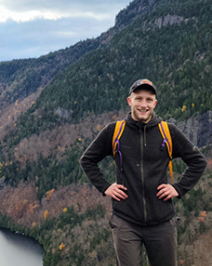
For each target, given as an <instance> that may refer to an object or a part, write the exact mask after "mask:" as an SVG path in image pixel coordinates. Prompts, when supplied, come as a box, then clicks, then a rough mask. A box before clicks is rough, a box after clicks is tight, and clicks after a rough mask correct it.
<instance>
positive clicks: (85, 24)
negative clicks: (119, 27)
mask: <svg viewBox="0 0 212 266" xmlns="http://www.w3.org/2000/svg"><path fill="white" fill-rule="evenodd" d="M67 2H71V3H67ZM128 4H129V0H128V1H127V0H105V1H104V2H102V1H99V0H98V1H97V0H92V3H90V1H87V0H78V1H77V0H73V1H67V0H60V1H58V0H51V1H50V0H42V1H41V0H37V1H34V0H33V1H32V0H30V1H29V0H19V1H14V0H0V13H1V17H0V36H1V45H0V62H1V61H7V60H12V59H21V58H35V57H39V56H41V55H44V54H48V53H49V52H54V51H57V50H60V49H64V48H66V47H70V46H71V45H74V44H75V43H77V42H79V41H82V40H85V39H90V38H95V37H97V36H99V35H100V34H101V33H103V32H105V31H106V30H108V29H109V28H110V27H112V26H113V25H114V21H115V16H116V15H117V14H118V12H119V11H120V10H121V9H123V8H125V7H126V6H127V5H128Z"/></svg>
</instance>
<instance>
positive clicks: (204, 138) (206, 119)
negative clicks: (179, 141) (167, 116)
mask: <svg viewBox="0 0 212 266" xmlns="http://www.w3.org/2000/svg"><path fill="white" fill-rule="evenodd" d="M170 122H173V123H174V124H176V125H177V126H178V127H179V128H180V130H182V132H183V133H184V134H185V135H186V136H187V137H188V138H189V139H190V140H191V141H192V143H193V144H194V145H196V146H198V147H203V146H207V145H209V144H211V143H212V111H211V110H209V111H207V112H206V113H204V114H202V115H200V114H197V115H196V116H192V117H190V118H189V119H188V120H187V121H183V122H177V121H176V120H174V119H171V120H170Z"/></svg>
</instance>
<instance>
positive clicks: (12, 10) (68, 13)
mask: <svg viewBox="0 0 212 266" xmlns="http://www.w3.org/2000/svg"><path fill="white" fill-rule="evenodd" d="M128 2H129V1H120V0H116V1H114V0H105V1H104V2H102V1H99V0H98V1H97V0H93V1H92V2H90V1H87V0H79V1H77V0H73V1H67V0H52V1H51V0H45V1H41V0H38V1H34V0H33V1H32V0H30V1H29V0H19V1H14V0H9V1H8V0H1V1H0V13H1V14H2V15H1V17H0V22H5V21H6V20H7V19H12V20H14V21H16V22H26V21H30V20H34V19H38V18H44V19H50V20H58V19H61V18H68V17H70V18H73V17H81V18H82V17H92V18H95V19H97V20H102V19H105V18H106V17H110V16H114V15H116V13H115V12H117V10H119V9H120V8H121V7H123V5H124V3H125V4H126V3H128Z"/></svg>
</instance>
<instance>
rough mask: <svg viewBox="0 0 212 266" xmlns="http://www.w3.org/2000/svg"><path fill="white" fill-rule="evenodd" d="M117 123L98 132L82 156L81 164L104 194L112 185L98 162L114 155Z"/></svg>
mask: <svg viewBox="0 0 212 266" xmlns="http://www.w3.org/2000/svg"><path fill="white" fill-rule="evenodd" d="M114 128H115V124H109V125H107V126H106V127H105V128H103V129H102V131H101V132H100V133H99V134H98V136H97V137H96V138H95V139H94V141H93V142H92V143H91V144H90V146H89V147H88V148H87V149H86V151H85V152H84V153H83V155H82V157H81V158H80V165H81V167H82V169H83V171H84V172H85V174H86V176H87V177H88V179H89V180H90V182H91V183H92V184H93V185H94V186H95V187H96V188H97V189H98V190H99V191H100V192H101V193H102V194H103V195H105V194H104V192H105V190H106V189H107V188H108V187H109V186H110V185H111V184H110V183H109V182H107V180H106V179H105V178H104V177H103V174H102V173H101V171H100V168H99V166H98V163H99V162H100V161H101V160H102V159H104V158H105V157H106V156H108V155H111V156H112V137H113V130H114Z"/></svg>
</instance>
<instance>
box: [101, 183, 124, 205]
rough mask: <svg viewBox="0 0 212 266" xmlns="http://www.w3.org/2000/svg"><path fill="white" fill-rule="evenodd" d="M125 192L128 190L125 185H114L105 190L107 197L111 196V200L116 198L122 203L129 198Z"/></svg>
mask: <svg viewBox="0 0 212 266" xmlns="http://www.w3.org/2000/svg"><path fill="white" fill-rule="evenodd" d="M123 190H127V188H126V187H125V186H123V185H119V184H116V183H114V184H112V185H111V186H109V188H108V189H106V190H105V195H107V196H110V197H111V198H114V199H115V200H117V201H121V200H124V199H126V198H127V197H128V196H127V194H126V193H124V191H123Z"/></svg>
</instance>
